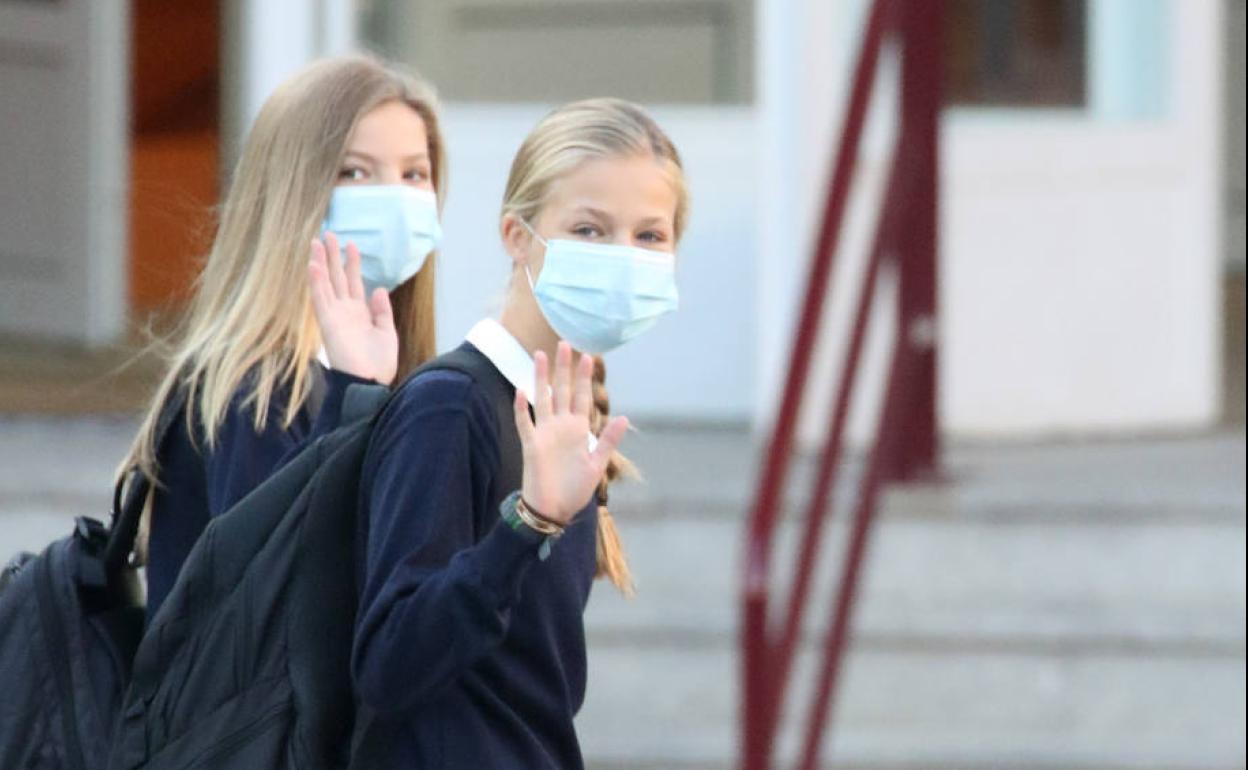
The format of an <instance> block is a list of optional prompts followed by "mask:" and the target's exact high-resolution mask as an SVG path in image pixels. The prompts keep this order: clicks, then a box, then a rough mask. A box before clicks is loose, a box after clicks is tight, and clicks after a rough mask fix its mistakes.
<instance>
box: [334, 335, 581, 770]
mask: <svg viewBox="0 0 1248 770" xmlns="http://www.w3.org/2000/svg"><path fill="white" fill-rule="evenodd" d="M463 349H466V350H468V351H470V352H471V353H472V354H473V355H476V356H481V358H482V359H484V356H482V355H481V353H479V352H477V351H476V349H475V348H472V346H471V345H468V344H467V343H465V346H464V348H463ZM483 368H484V369H486V370H488V371H490V372H492V374H493V376H494V377H495V378H496V379H495V380H493V381H492V382H488V383H481V382H475V381H474V380H473V379H472V378H470V377H468V376H467V375H465V374H462V373H460V372H452V371H445V370H443V371H429V372H424V373H422V374H419V375H417V376H416V377H415V378H413V379H411V380H409V381H408V382H407V383H405V384H404V385H403V387H402V388H401V389H400V390H399V392H398V393H397V394H396V397H395V399H394V400H393V401H392V402H391V404H390V406H389V407H388V408H387V410H386V412H385V413H384V414H383V415H382V417H381V419H380V420H379V422H378V425H377V427H376V429H375V431H374V433H373V438H372V444H371V446H370V449H369V452H368V454H367V456H366V457H365V460H364V466H363V470H362V473H361V486H360V488H361V498H362V500H361V502H362V506H361V509H360V510H361V511H362V512H363V513H364V514H365V515H363V516H361V532H360V538H359V539H358V541H357V543H358V546H359V547H360V548H361V549H362V552H361V554H360V557H361V566H362V569H361V585H362V594H361V601H360V609H359V617H358V620H357V628H356V637H355V648H354V653H353V660H352V668H353V675H354V677H355V682H356V687H357V689H358V693H359V697H360V699H361V701H362V702H363V703H364V705H365V706H367V707H369V710H370V712H371V714H370V716H371V720H372V722H371V726H370V727H369V728H368V729H367V730H364V731H363V732H362V734H361V736H360V737H358V740H359V742H360V744H361V745H360V748H362V754H363V755H364V756H367V757H369V758H370V759H369V762H368V766H369V767H372V766H377V767H394V768H399V767H403V768H454V769H456V770H459V769H461V768H462V769H463V770H469V769H471V770H488V769H489V768H507V770H517V769H520V768H523V770H545V769H547V768H549V769H551V770H555V769H556V768H557V769H558V770H576V769H577V768H581V767H582V761H581V754H580V747H579V745H578V743H577V739H576V733H575V731H574V729H573V724H572V720H573V716H574V715H575V714H576V712H577V711H578V710H579V709H580V707H581V703H582V701H583V700H584V695H585V669H586V663H585V632H584V623H583V619H582V616H583V613H584V609H585V604H586V602H587V601H588V599H589V592H590V585H591V583H592V581H593V577H594V572H595V567H596V561H595V557H596V552H595V548H596V540H595V538H596V529H597V509H596V507H595V506H594V505H592V504H587V505H586V508H585V510H583V511H581V513H580V514H578V516H577V518H576V519H575V520H574V522H573V524H572V525H571V526H569V527H568V529H567V532H566V534H565V535H564V536H563V537H562V538H561V539H560V540H559V541H558V542H556V543H554V547H553V550H552V551H551V552H550V554H549V557H548V558H547V559H546V560H545V561H542V560H541V559H540V558H539V556H538V551H539V544H540V543H541V540H542V538H541V536H539V535H537V533H535V532H530V531H527V530H522V531H517V530H514V529H512V528H511V527H510V526H508V525H507V524H506V523H503V522H502V520H501V519H500V517H499V512H498V506H499V503H500V502H501V501H502V499H503V498H504V497H506V496H507V494H509V493H510V492H512V491H513V490H515V489H518V488H519V487H520V472H521V469H522V465H521V461H520V457H519V442H518V438H517V437H516V428H515V424H514V422H513V420H512V419H511V417H510V414H511V408H512V407H511V398H512V395H513V394H514V392H515V391H514V390H513V389H512V388H511V386H510V385H508V384H506V381H505V380H503V378H502V375H501V374H498V373H497V371H496V370H494V369H493V367H492V366H490V365H488V364H487V365H486V366H485V367H483ZM504 453H506V454H504Z"/></svg>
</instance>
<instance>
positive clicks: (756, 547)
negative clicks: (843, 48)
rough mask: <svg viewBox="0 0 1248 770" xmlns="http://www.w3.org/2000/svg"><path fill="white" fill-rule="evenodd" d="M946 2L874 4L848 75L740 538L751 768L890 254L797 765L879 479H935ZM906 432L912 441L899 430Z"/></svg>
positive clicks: (831, 685) (821, 711)
mask: <svg viewBox="0 0 1248 770" xmlns="http://www.w3.org/2000/svg"><path fill="white" fill-rule="evenodd" d="M942 6H943V2H942V0H874V2H873V4H872V6H871V9H870V13H869V15H868V17H867V23H866V29H865V32H864V35H863V40H862V49H861V51H860V53H859V58H858V61H857V65H856V67H855V70H854V80H853V85H852V88H851V90H850V97H849V106H848V110H847V113H846V118H845V126H844V130H843V133H842V136H841V142H840V146H839V148H838V151H837V155H836V159H835V164H834V166H833V171H832V176H831V180H830V183H829V187H828V193H827V201H826V208H825V210H824V216H823V220H822V224H821V227H820V230H819V237H818V240H817V242H816V247H815V253H814V256H813V258H812V260H811V265H810V275H809V278H808V281H807V284H806V295H805V300H804V302H803V304H802V310H801V315H800V318H799V322H798V327H797V333H796V337H795V339H794V344H793V351H792V355H791V359H790V365H789V369H788V371H789V377H788V379H787V381H786V382H785V386H784V395H783V399H782V401H781V405H780V411H779V413H778V416H777V418H776V424H775V428H774V432H773V434H772V438H771V442H770V445H769V447H768V452H767V456H766V461H765V465H764V468H763V473H762V477H761V479H760V481H759V486H758V493H757V497H756V499H755V504H754V508H753V510H752V512H751V515H750V520H749V531H748V541H747V544H746V554H745V558H746V568H745V583H744V595H743V604H744V623H743V624H742V646H743V651H744V656H743V664H744V687H743V703H742V712H741V718H742V752H743V763H742V767H743V770H770V768H771V767H772V766H773V759H774V748H775V742H776V736H777V733H778V732H779V729H780V725H781V724H782V720H781V716H782V709H783V704H784V701H785V695H786V692H787V690H788V683H789V679H790V674H791V671H792V667H793V661H794V658H795V656H796V653H797V647H798V641H799V637H800V633H801V629H802V625H803V621H804V620H805V617H806V612H807V606H808V604H809V595H810V588H811V579H812V575H813V573H814V568H815V563H816V561H817V559H818V557H819V546H820V544H821V543H822V542H823V538H822V534H823V530H824V525H825V523H826V522H827V520H828V519H829V517H830V514H831V511H830V510H829V500H830V497H831V492H832V490H833V489H834V488H835V484H836V477H837V470H838V469H839V467H840V462H841V456H842V450H843V447H844V433H845V425H846V419H847V417H848V414H849V404H850V397H851V395H852V394H853V392H854V388H855V384H856V382H857V375H858V370H859V363H860V359H861V356H862V349H863V342H864V338H865V332H866V327H867V320H868V318H869V316H870V310H871V304H872V300H873V298H874V297H875V296H876V291H875V289H876V283H877V279H878V277H879V274H880V270H881V268H882V266H883V264H884V261H885V260H892V261H893V263H894V264H895V265H896V267H897V273H898V276H899V281H900V287H899V298H898V313H899V319H898V320H899V323H898V324H897V339H896V341H895V345H894V348H893V357H892V361H891V364H890V368H889V377H888V385H887V387H886V391H885V396H884V404H883V408H882V410H881V413H880V417H879V424H878V426H877V433H876V438H875V442H874V445H873V447H872V450H871V455H870V460H869V461H868V464H867V469H866V472H865V473H864V474H863V477H862V479H861V480H860V482H859V489H858V498H857V504H856V506H855V510H854V514H853V519H852V521H851V524H850V527H851V529H850V537H849V544H848V548H847V552H846V556H845V560H844V562H843V566H842V571H841V574H840V582H839V584H838V586H837V591H836V600H835V601H836V604H835V605H834V607H833V616H832V622H831V625H830V627H829V631H828V636H827V638H826V640H825V641H824V649H823V659H822V662H821V665H820V669H819V674H818V679H817V680H816V682H815V689H814V693H813V700H812V702H811V708H810V714H809V716H808V719H807V723H806V727H805V733H804V734H803V739H802V753H801V755H800V767H802V768H803V770H813V768H814V767H815V766H816V765H817V763H818V760H819V753H820V749H821V746H822V742H823V735H824V731H825V729H826V727H827V725H828V723H829V721H830V715H831V709H832V699H833V694H834V693H835V691H836V683H837V676H838V674H839V672H840V668H841V662H842V659H843V657H844V651H845V646H846V642H847V639H848V636H849V623H850V620H851V617H852V614H853V607H854V600H855V597H856V594H857V585H858V578H859V574H860V571H861V565H862V559H863V555H864V553H865V551H866V546H867V541H868V537H869V535H870V531H871V525H872V522H873V519H874V513H875V503H876V498H877V495H878V492H879V488H880V485H881V484H882V483H883V482H885V481H890V480H900V479H906V478H914V477H916V476H918V475H920V474H923V473H930V472H931V471H932V470H933V469H934V467H935V463H936V456H937V453H938V450H939V447H938V438H937V431H936V409H935V393H936V346H935V339H934V338H935V334H934V329H935V318H936V237H937V229H936V223H937V209H936V203H937V141H938V116H939V110H940V81H941V56H940V47H941V34H942V25H941V20H942V18H943V8H942ZM890 37H891V38H895V39H896V40H897V41H898V42H899V43H900V46H899V48H900V51H901V56H902V74H901V78H902V83H901V130H900V135H899V139H898V142H897V147H896V149H895V151H894V154H893V160H892V166H891V169H890V172H889V175H888V178H887V188H886V196H885V203H884V207H883V211H882V213H881V216H880V219H879V222H878V223H877V227H876V232H875V238H874V241H873V243H872V248H871V252H870V254H869V256H868V261H867V266H866V270H865V277H864V280H863V284H862V286H861V288H860V291H859V293H858V295H857V298H856V299H857V304H856V306H855V312H854V315H853V319H854V321H853V322H854V326H853V328H852V330H851V334H850V338H849V346H848V352H847V356H846V360H845V362H844V366H843V367H842V368H841V375H840V381H839V382H838V383H837V385H838V387H837V389H836V391H835V393H834V395H833V399H834V400H833V403H832V411H831V418H830V423H829V425H828V431H827V438H826V443H825V444H824V445H823V447H822V450H821V451H820V453H819V457H818V465H817V468H816V473H815V483H814V488H813V491H812V494H811V496H810V499H809V502H808V506H807V509H806V512H805V517H804V520H803V522H802V524H801V526H802V527H803V531H802V533H801V536H800V542H801V549H800V552H799V554H798V559H797V562H796V564H795V565H794V566H793V570H794V571H793V580H792V589H791V592H790V594H789V597H788V602H787V604H785V605H784V606H783V607H782V608H781V611H780V615H781V618H780V623H779V626H778V627H775V626H776V624H775V623H773V621H772V618H771V610H770V607H769V605H770V599H771V584H772V577H773V575H772V573H773V565H772V559H771V556H772V546H773V541H774V539H775V531H776V527H777V524H778V523H779V520H780V510H781V508H782V505H783V498H784V496H783V494H782V490H783V489H784V488H785V482H786V480H787V476H788V469H789V460H790V458H791V455H792V451H793V442H794V434H795V429H796V423H797V415H798V413H799V411H800V408H801V405H802V400H803V397H804V394H805V389H806V383H807V379H808V376H809V372H810V366H811V359H812V355H813V352H814V345H815V341H816V339H817V337H818V331H819V321H820V319H821V318H822V317H823V304H824V298H825V297H826V295H827V290H828V282H829V280H830V277H831V273H832V263H833V255H834V254H835V253H836V249H837V245H838V241H839V236H840V233H841V229H842V223H843V220H844V215H845V208H846V204H847V202H848V199H849V193H850V184H851V180H852V179H853V178H854V169H855V166H856V165H857V159H858V151H859V146H860V144H861V140H862V132H863V125H864V123H865V120H866V114H867V107H868V104H869V101H870V96H871V87H872V84H873V82H874V80H875V73H876V69H877V64H878V62H879V58H880V51H881V48H882V45H883V42H884V40H885V39H886V38H890ZM903 431H904V434H903Z"/></svg>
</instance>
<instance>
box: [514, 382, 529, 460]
mask: <svg viewBox="0 0 1248 770" xmlns="http://www.w3.org/2000/svg"><path fill="white" fill-rule="evenodd" d="M512 407H513V409H512V412H513V416H514V417H515V418H516V433H519V434H520V446H521V447H527V446H529V445H530V444H531V443H532V442H533V417H532V416H531V415H530V414H529V400H528V399H527V398H525V397H524V391H523V390H520V389H519V388H517V389H516V397H515V399H514V400H513V402H512Z"/></svg>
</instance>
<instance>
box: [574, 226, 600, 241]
mask: <svg viewBox="0 0 1248 770" xmlns="http://www.w3.org/2000/svg"><path fill="white" fill-rule="evenodd" d="M572 234H573V235H575V236H576V237H577V238H584V239H586V240H589V239H591V238H601V237H602V229H601V228H600V227H598V226H597V225H590V224H581V225H577V226H576V227H573V228H572Z"/></svg>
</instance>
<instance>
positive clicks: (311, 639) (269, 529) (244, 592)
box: [108, 351, 481, 770]
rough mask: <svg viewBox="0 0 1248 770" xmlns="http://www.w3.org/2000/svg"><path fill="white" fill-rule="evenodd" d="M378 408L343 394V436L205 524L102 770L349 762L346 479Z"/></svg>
mask: <svg viewBox="0 0 1248 770" xmlns="http://www.w3.org/2000/svg"><path fill="white" fill-rule="evenodd" d="M479 361H480V359H479V358H478V357H474V356H471V355H466V354H465V353H463V352H462V351H455V352H452V353H450V354H448V355H445V356H442V357H440V358H438V359H435V360H434V361H431V362H429V363H428V364H426V365H425V366H424V367H422V368H421V369H420V370H419V371H418V373H419V372H423V371H428V370H430V369H454V370H458V371H462V372H464V373H467V374H469V376H473V377H474V379H476V378H477V376H478V375H477V374H474V371H475V370H478V369H479V368H480V366H481V364H480V363H479ZM387 403H388V397H387V395H386V390H385V389H384V388H381V387H380V386H366V385H352V386H351V387H350V388H348V389H347V393H346V396H345V398H344V403H343V417H342V420H341V423H342V425H343V427H341V428H338V429H337V430H335V431H333V432H332V433H329V434H327V435H325V436H322V437H320V438H319V439H317V440H316V441H315V442H313V444H312V445H311V446H309V447H307V448H306V449H304V450H303V451H302V452H300V453H299V454H298V455H296V456H295V457H294V458H293V459H292V460H291V461H290V462H289V463H288V464H286V465H285V466H283V467H282V468H281V469H279V470H278V471H277V472H276V473H275V474H273V475H272V476H270V477H269V478H268V479H266V480H265V481H264V483H262V484H261V485H260V486H258V487H257V488H256V489H254V490H253V491H252V492H251V494H249V495H248V496H247V497H245V498H243V499H242V500H240V501H239V502H238V503H237V504H236V505H235V506H234V507H232V508H231V509H230V510H229V511H227V512H225V513H224V514H222V515H221V516H218V517H216V518H214V519H213V520H212V521H211V522H209V524H208V527H207V528H206V529H205V530H204V532H203V534H202V535H200V537H199V540H198V541H197V542H196V543H195V546H194V547H193V548H192V550H191V553H190V555H189V556H188V557H187V560H186V562H185V563H184V564H183V566H182V570H181V572H180V573H179V575H178V579H177V581H176V582H175V584H174V587H173V590H172V591H171V592H170V594H169V597H168V598H167V599H166V600H165V602H164V604H163V605H161V608H160V610H159V611H158V612H157V614H156V616H155V617H154V618H153V619H152V621H151V625H150V626H149V628H148V629H147V632H146V634H145V635H144V636H143V639H142V642H141V643H140V645H139V649H138V652H137V654H136V655H135V658H134V672H133V676H132V678H131V682H130V688H129V690H127V692H126V695H125V701H124V704H123V707H122V708H123V716H122V721H121V723H120V725H119V727H118V731H117V734H116V739H115V741H114V744H113V747H112V755H111V756H110V759H109V764H108V767H109V768H110V770H138V769H139V768H143V769H144V770H165V769H168V770H174V769H177V770H184V769H189V768H212V769H213V770H233V769H237V770H256V769H257V768H266V769H267V768H300V769H301V770H322V769H324V770H328V769H329V768H342V767H346V766H347V765H348V764H349V763H350V761H351V757H350V752H351V736H352V731H353V729H354V726H355V718H356V704H355V698H354V695H353V687H352V683H351V668H350V660H351V645H352V641H353V637H354V632H355V615H356V604H357V597H358V588H357V586H356V563H355V562H356V549H355V533H356V525H357V521H356V510H357V507H358V504H359V481H360V470H361V466H362V464H363V460H364V456H365V453H366V452H367V449H368V443H369V439H370V437H371V435H372V429H373V426H374V424H375V423H376V419H377V416H378V415H380V414H382V413H383V412H384V408H385V405H386V404H387Z"/></svg>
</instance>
